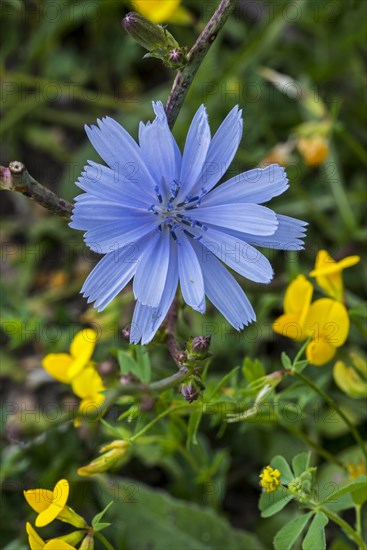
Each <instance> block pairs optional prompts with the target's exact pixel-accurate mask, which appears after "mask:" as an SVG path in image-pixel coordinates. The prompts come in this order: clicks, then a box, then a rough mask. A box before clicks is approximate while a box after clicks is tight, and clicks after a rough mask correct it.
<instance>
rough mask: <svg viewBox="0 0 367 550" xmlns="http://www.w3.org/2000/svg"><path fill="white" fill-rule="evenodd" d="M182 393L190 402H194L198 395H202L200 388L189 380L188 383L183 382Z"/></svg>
mask: <svg viewBox="0 0 367 550" xmlns="http://www.w3.org/2000/svg"><path fill="white" fill-rule="evenodd" d="M181 393H182V395H183V396H184V398H185V399H186V401H188V403H192V402H193V401H196V399H198V397H199V396H200V392H199V391H198V388H197V387H196V386H195V384H193V383H191V382H189V383H188V384H182V385H181Z"/></svg>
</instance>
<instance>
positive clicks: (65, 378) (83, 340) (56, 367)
mask: <svg viewBox="0 0 367 550" xmlns="http://www.w3.org/2000/svg"><path fill="white" fill-rule="evenodd" d="M96 341H97V333H96V332H95V331H94V330H93V329H91V328H86V329H83V330H81V331H80V332H78V333H77V334H76V335H75V337H74V339H73V341H72V342H71V345H70V354H68V353H49V354H48V355H46V357H45V358H44V359H43V361H42V366H43V368H44V369H45V370H46V371H47V372H48V373H49V374H50V375H51V376H52V377H53V378H55V379H56V380H58V381H59V382H64V383H65V384H70V382H71V380H72V379H73V378H74V377H75V376H76V375H77V374H78V373H79V372H80V371H81V370H82V369H83V368H84V367H86V366H87V365H88V363H89V362H90V359H91V357H92V355H93V351H94V348H95V346H96Z"/></svg>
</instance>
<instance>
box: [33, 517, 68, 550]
mask: <svg viewBox="0 0 367 550" xmlns="http://www.w3.org/2000/svg"><path fill="white" fill-rule="evenodd" d="M26 531H27V535H28V542H29V546H30V548H31V550H76V548H75V546H71V545H70V544H68V543H67V542H65V541H64V540H62V539H51V540H49V541H47V542H46V541H44V540H43V539H41V537H40V536H39V534H38V533H37V532H36V531H35V530H34V529H33V527H32V525H31V524H30V523H28V522H27V524H26Z"/></svg>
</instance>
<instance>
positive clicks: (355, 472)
mask: <svg viewBox="0 0 367 550" xmlns="http://www.w3.org/2000/svg"><path fill="white" fill-rule="evenodd" d="M347 470H348V474H349V479H357V477H359V476H367V466H366V463H365V462H363V461H362V460H361V461H360V462H358V463H357V464H354V463H353V462H349V463H348V464H347Z"/></svg>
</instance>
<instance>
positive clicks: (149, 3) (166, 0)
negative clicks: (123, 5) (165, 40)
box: [131, 0, 191, 24]
mask: <svg viewBox="0 0 367 550" xmlns="http://www.w3.org/2000/svg"><path fill="white" fill-rule="evenodd" d="M131 3H132V5H133V6H134V9H135V10H136V11H137V12H138V13H140V15H143V16H144V17H146V18H147V19H150V20H151V21H153V23H166V22H167V21H170V22H171V23H180V24H187V23H190V22H191V15H190V13H189V12H188V11H187V10H186V9H185V8H184V7H182V6H181V5H180V4H181V0H132V1H131Z"/></svg>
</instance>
